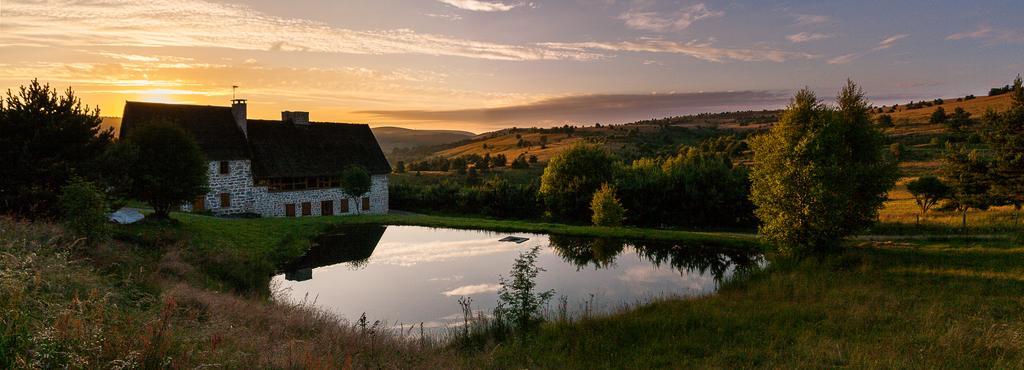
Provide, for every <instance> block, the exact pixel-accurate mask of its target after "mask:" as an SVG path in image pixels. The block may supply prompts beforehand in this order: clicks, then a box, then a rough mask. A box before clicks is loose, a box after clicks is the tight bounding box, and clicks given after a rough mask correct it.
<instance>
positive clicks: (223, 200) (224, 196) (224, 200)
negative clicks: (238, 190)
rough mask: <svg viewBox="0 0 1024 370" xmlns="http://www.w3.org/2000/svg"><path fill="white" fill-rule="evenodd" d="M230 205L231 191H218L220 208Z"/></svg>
mask: <svg viewBox="0 0 1024 370" xmlns="http://www.w3.org/2000/svg"><path fill="white" fill-rule="evenodd" d="M228 207H231V193H220V208H228Z"/></svg>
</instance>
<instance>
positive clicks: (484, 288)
mask: <svg viewBox="0 0 1024 370" xmlns="http://www.w3.org/2000/svg"><path fill="white" fill-rule="evenodd" d="M499 289H501V285H498V284H478V285H466V286H461V287H458V288H455V289H452V290H449V291H446V292H441V294H443V295H445V296H448V297H462V296H469V295H474V294H482V293H494V292H497V291H498V290H499Z"/></svg>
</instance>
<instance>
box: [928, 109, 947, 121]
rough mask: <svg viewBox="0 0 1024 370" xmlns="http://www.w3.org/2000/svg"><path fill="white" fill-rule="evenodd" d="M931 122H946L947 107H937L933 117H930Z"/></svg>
mask: <svg viewBox="0 0 1024 370" xmlns="http://www.w3.org/2000/svg"><path fill="white" fill-rule="evenodd" d="M928 122H929V123H945V122H946V109H944V108H942V107H938V108H935V111H934V112H932V116H931V118H928Z"/></svg>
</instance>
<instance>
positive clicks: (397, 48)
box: [0, 0, 1024, 133]
mask: <svg viewBox="0 0 1024 370" xmlns="http://www.w3.org/2000/svg"><path fill="white" fill-rule="evenodd" d="M956 4H958V3H956V2H952V1H906V2H899V3H895V4H894V3H890V2H883V1H875V2H858V3H850V2H826V3H823V2H814V1H766V2H761V1H758V2H726V1H710V0H707V1H669V0H644V1H640V0H619V1H617V0H602V1H555V0H547V1H545V0H535V1H518V0H394V1H383V2H381V1H328V0H311V1H299V2H279V1H270V0H254V1H214V0H153V1H141V0H107V1H102V2H95V1H84V0H67V1H45V0H39V1H37V0H3V1H2V2H0V89H3V90H7V89H17V87H18V86H20V85H24V84H26V83H27V82H29V81H31V80H32V79H39V81H40V82H44V83H49V84H50V85H51V86H52V87H54V88H56V89H58V90H63V89H66V88H67V87H69V86H70V87H72V88H73V89H74V90H75V91H76V93H77V94H78V95H79V96H80V97H81V98H82V99H83V101H84V102H85V103H86V104H89V105H91V106H99V107H100V108H101V111H102V115H104V116H111V117H116V116H120V115H121V112H122V110H123V107H124V104H125V102H126V101H145V102H159V103H174V104H198V105H221V106H226V105H229V104H230V100H231V99H232V97H233V96H236V97H238V98H245V99H248V100H249V106H250V112H251V115H252V116H253V117H259V118H274V117H277V116H278V115H279V114H280V112H281V111H285V110H300V111H309V112H310V115H311V119H314V120H319V121H333V122H358V123H369V124H370V125H371V126H399V127H407V128H416V129H455V130H466V131H472V132H477V133H479V132H486V131H492V130H496V129H500V128H504V127H512V126H518V127H530V126H539V127H550V126H559V125H563V124H593V123H597V122H600V123H606V124H617V123H625V122H632V121H636V120H642V119H650V118H659V117H666V116H676V115H684V114H695V113H702V112H721V111H729V110H747V109H769V108H779V107H782V106H784V105H785V104H786V103H787V102H788V100H789V97H790V96H791V95H792V93H793V92H794V91H795V90H796V89H799V88H801V87H804V86H807V87H810V88H812V89H814V90H815V91H818V92H819V95H820V96H823V97H831V96H834V95H835V91H836V90H837V89H838V87H839V86H840V85H841V84H842V83H843V82H844V81H845V79H846V78H851V79H853V80H855V81H856V82H858V83H859V84H860V85H862V86H864V88H865V90H866V91H867V92H868V93H869V97H870V98H871V100H872V102H874V103H878V104H886V103H893V102H905V101H908V100H914V99H933V98H938V97H954V96H963V95H966V94H982V93H984V91H987V89H988V88H990V87H992V86H1001V85H1003V84H1005V83H1006V82H1007V79H1008V78H1009V77H1012V76H1014V75H1016V74H1018V73H1020V72H1022V71H1024V26H1021V25H1020V23H1019V19H1018V18H1019V16H1020V15H1021V14H1024V3H1021V2H1015V1H990V2H983V3H982V4H983V6H972V7H971V8H970V9H965V10H964V11H959V12H958V11H956V10H955V9H957V7H956V6H955V5H956ZM979 55H984V56H985V57H984V58H979V57H978V56H979ZM233 86H238V88H237V89H233V88H232V87H233Z"/></svg>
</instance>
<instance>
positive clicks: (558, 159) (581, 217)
mask: <svg viewBox="0 0 1024 370" xmlns="http://www.w3.org/2000/svg"><path fill="white" fill-rule="evenodd" d="M616 162H617V161H616V158H615V156H614V155H612V154H611V153H609V152H608V151H606V150H604V149H602V148H600V147H597V146H592V145H587V144H578V145H575V146H573V147H571V148H569V149H567V150H565V151H563V152H561V153H558V154H557V155H555V156H554V157H552V158H551V160H550V161H549V162H548V166H547V168H545V169H544V174H543V175H542V176H541V183H540V197H541V198H542V199H543V200H544V204H545V206H546V207H547V209H548V211H549V212H550V213H551V215H552V216H554V217H556V218H558V219H561V220H565V221H574V222H585V221H589V220H588V218H589V217H587V215H589V214H590V212H588V211H589V209H590V200H591V197H592V196H593V194H594V191H596V190H597V189H598V188H599V187H600V186H601V184H604V183H607V182H611V181H612V175H613V170H614V168H615V164H616Z"/></svg>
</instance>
